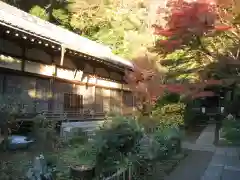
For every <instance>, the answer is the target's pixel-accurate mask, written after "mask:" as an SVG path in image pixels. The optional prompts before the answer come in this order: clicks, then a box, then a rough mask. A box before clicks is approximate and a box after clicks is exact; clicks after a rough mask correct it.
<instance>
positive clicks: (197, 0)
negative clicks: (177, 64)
mask: <svg viewBox="0 0 240 180" xmlns="http://www.w3.org/2000/svg"><path fill="white" fill-rule="evenodd" d="M157 13H158V14H159V17H160V21H159V22H160V23H159V24H154V25H152V27H153V28H154V34H155V35H160V36H163V37H165V40H160V41H159V44H161V45H163V46H165V48H166V49H167V50H169V51H172V50H174V49H177V48H179V47H180V46H181V45H182V44H183V43H186V42H188V41H190V40H191V39H192V37H195V36H203V35H206V34H208V33H209V32H212V31H226V30H228V29H230V28H231V27H230V26H226V25H217V24H218V23H219V19H218V17H219V9H218V6H217V4H216V2H215V1H214V0H188V1H187V0H168V1H167V4H166V7H165V8H162V7H161V8H159V9H158V11H157Z"/></svg>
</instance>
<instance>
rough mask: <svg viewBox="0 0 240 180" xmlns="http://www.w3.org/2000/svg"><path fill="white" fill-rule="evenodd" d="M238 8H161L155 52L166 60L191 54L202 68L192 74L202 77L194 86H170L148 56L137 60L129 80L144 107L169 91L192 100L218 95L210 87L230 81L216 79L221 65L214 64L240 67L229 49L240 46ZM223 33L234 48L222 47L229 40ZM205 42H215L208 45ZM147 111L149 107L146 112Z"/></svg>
mask: <svg viewBox="0 0 240 180" xmlns="http://www.w3.org/2000/svg"><path fill="white" fill-rule="evenodd" d="M233 5H235V6H233ZM229 7H230V10H229ZM233 7H234V8H235V9H233ZM236 9H238V6H236V4H233V2H232V1H219V0H218V1H217V0H194V1H193V0H188V1H187V0H167V1H166V3H165V6H164V7H159V8H158V9H157V12H156V13H157V16H158V17H159V18H158V21H157V23H155V24H153V25H152V27H153V28H154V34H155V35H157V36H158V37H159V38H158V40H157V42H156V47H155V50H157V52H158V53H159V54H161V55H162V58H163V59H164V58H165V57H167V55H169V54H171V53H173V52H176V51H178V50H179V49H180V50H184V51H185V52H188V57H189V53H190V52H191V53H192V55H191V56H192V58H196V57H199V59H200V61H201V62H199V64H200V65H202V66H201V67H200V68H199V67H197V68H192V69H191V70H190V71H191V73H192V72H195V73H197V74H198V75H199V76H201V77H200V78H199V79H198V81H195V82H194V83H189V82H188V83H177V82H173V83H169V82H168V81H167V80H166V75H165V74H164V73H162V72H159V71H156V68H153V64H151V63H149V60H148V57H147V56H145V57H144V58H143V57H139V58H136V59H135V61H133V62H134V63H135V66H134V68H133V70H132V71H131V72H127V76H126V77H127V78H126V79H127V82H128V84H129V85H130V87H131V88H132V90H133V91H134V92H135V93H136V94H137V97H139V99H140V102H141V103H142V104H143V106H142V107H144V106H145V104H154V103H155V100H156V99H157V98H158V97H160V96H161V95H163V94H164V92H166V91H169V92H173V93H179V94H183V95H185V96H186V97H191V98H199V97H207V96H214V95H215V94H214V92H212V91H207V90H205V89H206V87H207V86H214V85H215V86H216V85H217V86H218V85H223V84H225V85H226V84H227V83H226V82H228V83H229V78H225V79H224V78H219V77H218V78H216V77H215V76H213V72H212V69H214V68H215V69H216V67H217V66H214V68H212V66H213V65H212V64H214V65H215V64H217V65H218V66H219V62H220V59H221V58H220V57H224V59H225V60H227V61H225V63H226V62H227V63H228V64H239V62H238V61H236V60H238V58H237V57H235V58H233V56H230V55H232V52H233V51H232V49H230V48H229V47H230V46H231V48H232V47H233V45H237V44H239V41H238V40H236V39H240V38H239V37H240V36H238V34H239V32H238V26H237V25H236V24H233V21H232V20H233V19H234V18H235V17H236V12H237V11H236ZM222 34H224V35H225V34H226V35H227V37H228V38H229V37H231V40H232V41H231V43H230V45H229V44H225V45H224V48H225V49H223V48H222V49H223V50H222V49H221V48H220V47H223V45H222V44H221V43H222V41H223V38H225V37H224V36H222ZM219 38H220V40H219ZM221 38H222V39H221ZM205 42H211V43H208V44H207V45H206V43H205ZM227 42H229V41H227ZM233 42H234V43H233ZM209 44H211V46H210V45H209ZM219 46H220V47H219ZM218 50H219V51H218ZM185 58H187V56H185ZM216 61H217V63H216ZM150 64H151V65H150ZM150 67H151V68H150ZM210 67H211V68H212V69H211V68H210ZM210 69H211V70H210ZM210 71H211V72H210ZM209 74H210V75H209ZM145 110H146V107H144V108H143V109H142V111H145Z"/></svg>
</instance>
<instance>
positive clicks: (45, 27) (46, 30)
mask: <svg viewBox="0 0 240 180" xmlns="http://www.w3.org/2000/svg"><path fill="white" fill-rule="evenodd" d="M0 23H1V24H2V25H8V26H10V27H13V28H17V29H19V30H24V31H26V32H28V33H32V34H34V35H37V36H38V37H40V38H45V39H48V40H51V41H53V42H55V43H58V44H60V45H62V46H64V47H65V48H68V49H70V50H74V51H77V52H81V53H85V54H88V55H91V56H94V57H97V58H100V59H102V60H106V61H108V62H110V63H114V64H116V65H123V66H127V67H132V63H131V62H130V61H128V60H126V59H124V58H121V57H119V56H117V55H114V54H113V53H112V51H111V49H110V48H109V47H107V46H104V45H102V44H100V43H97V42H94V41H91V40H89V39H87V38H85V37H82V36H80V35H78V34H75V33H73V32H71V31H68V30H66V29H64V28H61V27H59V26H56V25H54V24H51V23H49V22H47V21H44V20H42V19H40V18H38V17H35V16H33V15H30V14H28V13H26V12H24V11H22V10H20V9H17V8H15V7H13V6H10V5H8V4H6V3H4V2H1V1H0Z"/></svg>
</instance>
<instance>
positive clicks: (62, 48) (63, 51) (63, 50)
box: [60, 45, 65, 66]
mask: <svg viewBox="0 0 240 180" xmlns="http://www.w3.org/2000/svg"><path fill="white" fill-rule="evenodd" d="M64 55H65V47H64V46H63V45H61V62H60V65H61V66H62V65H63V61H64Z"/></svg>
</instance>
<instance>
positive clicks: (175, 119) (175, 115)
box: [152, 103, 185, 126]
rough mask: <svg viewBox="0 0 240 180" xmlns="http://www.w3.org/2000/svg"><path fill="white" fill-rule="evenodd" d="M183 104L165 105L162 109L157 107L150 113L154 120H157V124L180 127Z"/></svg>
mask: <svg viewBox="0 0 240 180" xmlns="http://www.w3.org/2000/svg"><path fill="white" fill-rule="evenodd" d="M184 110H185V105H184V104H183V103H173V104H166V105H164V106H162V107H157V108H155V110H153V112H152V116H153V117H154V119H158V121H159V123H160V124H162V125H166V126H182V125H183V124H184V116H183V115H184Z"/></svg>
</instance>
